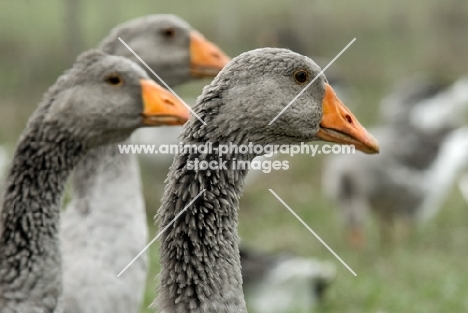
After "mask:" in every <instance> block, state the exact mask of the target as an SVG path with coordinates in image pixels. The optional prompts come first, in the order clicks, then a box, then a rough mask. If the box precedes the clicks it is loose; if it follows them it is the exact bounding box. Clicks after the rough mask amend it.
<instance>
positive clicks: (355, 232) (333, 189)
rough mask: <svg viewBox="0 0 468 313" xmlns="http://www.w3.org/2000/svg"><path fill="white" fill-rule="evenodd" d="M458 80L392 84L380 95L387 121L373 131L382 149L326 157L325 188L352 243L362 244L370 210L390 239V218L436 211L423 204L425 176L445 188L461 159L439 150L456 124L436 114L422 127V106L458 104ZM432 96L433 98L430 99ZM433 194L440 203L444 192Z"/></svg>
mask: <svg viewBox="0 0 468 313" xmlns="http://www.w3.org/2000/svg"><path fill="white" fill-rule="evenodd" d="M458 83H459V82H458ZM458 83H455V84H454V85H452V86H449V87H445V86H438V85H437V84H435V83H434V82H433V81H430V80H427V79H419V80H417V81H416V84H415V83H407V84H404V85H405V87H403V89H402V88H399V89H397V91H396V92H394V93H393V94H392V95H390V96H388V97H387V98H386V99H385V100H384V101H383V111H384V113H385V114H384V116H386V117H387V126H386V127H381V128H379V129H376V130H375V131H374V133H375V135H376V137H377V138H378V139H379V142H380V144H381V146H382V147H383V148H384V149H383V150H382V151H383V152H382V153H381V154H380V155H379V156H378V157H376V158H372V159H371V158H366V157H365V156H363V155H339V156H333V157H331V158H330V159H329V160H328V162H327V164H326V166H325V169H324V174H323V184H324V190H325V192H326V193H327V194H328V195H329V197H330V198H332V199H333V200H334V201H335V202H336V204H337V206H338V207H339V210H340V213H342V214H343V217H344V220H345V223H346V226H347V229H348V231H349V239H350V241H351V244H352V245H353V246H355V247H362V245H363V233H362V227H363V223H364V219H365V216H366V215H367V212H368V211H370V210H374V211H376V213H377V215H378V217H379V221H380V227H381V233H382V240H389V239H391V237H392V235H391V233H392V228H393V223H394V221H395V219H397V218H399V219H402V220H403V221H405V222H406V224H413V223H414V222H415V221H416V220H417V219H418V218H419V217H422V216H425V217H428V216H432V215H433V214H434V213H435V212H436V211H437V209H435V208H434V206H432V207H431V209H429V207H428V206H427V205H422V203H423V202H424V199H425V197H426V196H428V195H429V193H430V192H432V191H431V190H432V189H431V188H430V187H429V186H427V184H426V183H425V180H427V178H428V177H439V176H440V177H443V178H438V179H437V181H434V186H437V187H438V190H439V191H444V192H447V191H448V189H447V188H448V186H450V183H451V181H450V180H451V179H452V180H453V179H454V178H455V176H456V174H457V173H456V171H457V170H459V169H460V167H462V166H463V162H462V160H458V163H452V162H454V161H452V159H451V154H450V152H448V151H450V148H447V147H445V148H444V149H447V150H445V152H444V153H442V151H441V150H440V149H441V147H442V146H444V142H445V141H446V140H448V139H447V138H448V135H449V134H450V133H451V132H452V130H453V129H454V128H455V127H456V126H457V125H455V123H453V120H452V119H448V118H441V119H438V120H434V119H433V120H432V121H433V123H432V127H430V128H429V127H425V126H424V125H425V124H424V123H425V122H424V121H426V120H427V119H429V117H426V115H425V114H423V110H422V108H424V107H428V108H429V107H430V106H429V103H432V106H433V110H434V111H437V109H436V108H438V107H442V106H445V105H447V103H458V104H457V105H460V100H461V98H459V100H457V101H453V97H454V95H455V94H456V93H455V91H456V90H457V89H458V88H454V87H455V86H457V85H458ZM434 99H438V101H437V102H432V101H434ZM462 102H463V101H462ZM436 103H437V104H438V105H436ZM439 110H441V108H439ZM427 116H429V115H427ZM460 144H461V143H460ZM455 145H456V144H455ZM444 164H445V165H444ZM444 167H446V171H445V174H444V173H443V171H444ZM429 181H431V182H433V180H429ZM434 194H437V195H438V196H437V197H438V199H439V200H438V201H434V202H433V203H438V204H440V199H443V197H444V194H443V193H439V192H435V193H434ZM423 208H424V209H423ZM429 212H432V213H429ZM407 226H410V225H407Z"/></svg>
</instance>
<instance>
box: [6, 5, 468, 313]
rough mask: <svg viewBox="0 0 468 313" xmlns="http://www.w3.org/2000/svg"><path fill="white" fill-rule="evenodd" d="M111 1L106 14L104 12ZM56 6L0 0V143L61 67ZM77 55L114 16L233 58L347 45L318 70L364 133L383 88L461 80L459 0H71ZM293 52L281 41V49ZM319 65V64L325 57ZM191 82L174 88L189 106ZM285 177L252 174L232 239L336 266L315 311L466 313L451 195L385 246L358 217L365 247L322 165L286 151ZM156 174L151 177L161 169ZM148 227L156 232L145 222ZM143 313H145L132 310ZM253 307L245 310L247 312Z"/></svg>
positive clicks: (157, 179) (155, 192) (459, 207)
mask: <svg viewBox="0 0 468 313" xmlns="http://www.w3.org/2000/svg"><path fill="white" fill-rule="evenodd" d="M110 7H112V9H110ZM63 10H64V1H61V0H41V1H33V0H28V1H26V0H24V1H13V0H4V1H1V2H0V63H1V64H2V66H1V67H0V140H1V141H0V142H1V143H4V142H8V143H10V144H12V143H14V142H15V141H16V140H17V138H18V135H19V133H20V131H21V129H22V128H23V127H24V124H25V123H26V120H27V117H28V116H29V115H30V113H31V112H32V110H33V109H34V108H35V106H36V104H37V103H38V102H39V100H40V98H41V95H42V94H43V93H44V91H45V90H46V89H47V87H48V86H50V85H51V84H53V82H54V81H55V79H56V78H57V76H58V75H59V74H60V73H62V72H63V71H64V70H65V69H66V68H68V67H69V66H70V57H71V56H70V55H67V53H66V51H67V49H66V48H67V47H66V42H67V41H66V36H67V35H66V33H65V19H64V14H63ZM79 12H80V14H81V20H82V42H83V49H88V48H92V47H94V46H95V45H96V44H97V43H98V42H99V40H100V39H101V38H102V37H103V36H105V35H106V34H107V32H108V31H109V29H110V28H111V27H112V26H113V25H115V24H117V23H120V22H123V21H126V20H128V19H131V18H134V17H137V16H140V15H144V14H149V13H160V12H163V13H164V12H165V13H175V14H178V15H180V16H182V17H183V18H185V19H187V20H188V21H189V22H190V23H191V24H192V25H193V26H194V27H196V28H197V29H199V30H200V31H201V32H203V33H204V34H205V35H206V36H207V37H208V38H209V39H211V40H213V41H215V42H217V43H218V44H219V46H220V47H222V48H223V49H224V50H225V51H226V52H227V53H228V54H230V55H232V56H235V55H237V54H239V53H241V52H243V51H245V50H248V49H253V48H257V47H260V46H264V45H275V44H276V43H277V41H276V39H275V36H274V35H275V30H276V29H277V28H285V27H289V28H290V29H292V30H293V31H292V32H291V33H292V34H294V35H295V36H297V38H298V40H299V41H301V42H302V43H303V45H304V47H305V48H304V49H305V53H307V54H309V55H311V56H315V55H319V56H323V57H328V59H331V58H332V57H333V56H334V55H336V53H338V52H339V51H340V50H341V49H342V48H343V47H344V46H345V45H346V44H347V43H348V42H349V41H350V40H351V39H352V38H354V37H356V38H357V41H356V42H355V43H354V44H353V45H352V46H351V47H350V49H348V50H347V51H346V53H344V54H343V55H342V56H341V57H340V58H339V59H338V60H337V62H336V63H335V64H334V65H333V66H332V67H331V68H330V70H339V72H340V74H341V75H342V76H343V77H344V79H345V80H346V81H347V82H349V84H350V85H351V86H352V87H353V88H354V89H355V93H354V97H352V98H350V99H347V100H346V104H347V105H349V106H350V107H352V108H353V111H354V112H355V115H356V116H357V117H358V118H359V120H360V121H362V122H363V124H365V125H371V124H372V123H375V122H376V121H377V120H378V119H379V117H378V104H379V101H380V99H381V98H382V96H383V95H384V94H385V93H386V92H387V91H389V90H390V89H391V87H392V85H393V84H394V82H396V81H398V80H400V79H402V78H404V77H407V76H410V75H412V74H414V73H419V72H421V71H424V72H428V73H431V74H433V75H435V76H438V77H441V78H444V79H448V80H453V79H455V78H457V77H458V76H460V75H462V74H465V73H466V72H468V62H466V56H467V55H468V36H466V29H468V2H467V1H457V0H449V1H442V0H413V1H403V0H397V1H390V0H382V1H378V2H375V1H370V0H341V1H328V0H314V1H305V0H289V1H283V0H281V1H280V0H276V1H270V0H255V1H250V0H240V1H236V2H234V1H226V0H223V1H221V0H199V1H196V3H190V4H189V3H188V2H187V1H186V0H175V1H154V0H141V1H138V2H129V1H124V0H117V1H111V0H100V1H94V0H83V3H82V6H81V10H80V11H79ZM292 48H293V47H292ZM320 65H321V66H325V65H326V63H324V64H322V63H320ZM204 83H206V81H204V82H198V83H193V84H189V85H187V86H183V87H181V88H178V89H177V90H178V92H180V94H181V95H182V96H183V97H184V98H185V99H194V98H195V97H196V96H197V95H198V94H199V93H200V91H201V88H202V86H203V84H204ZM289 160H290V164H291V167H290V169H289V170H288V171H277V172H273V173H271V174H260V176H259V179H257V180H256V181H255V183H254V184H253V185H250V186H249V187H248V189H247V190H246V191H245V194H244V197H243V198H242V200H241V211H240V226H239V233H240V235H241V237H242V240H243V243H244V244H246V245H247V246H250V247H260V248H261V249H264V250H265V251H270V252H275V251H277V252H280V251H290V252H294V253H296V254H299V255H303V256H313V257H317V258H320V259H323V260H330V261H332V262H335V263H336V267H337V269H338V275H337V278H336V280H335V282H334V283H333V285H332V286H331V288H330V290H329V292H328V294H327V297H326V299H325V302H324V303H323V304H322V305H321V306H320V307H319V308H318V309H317V312H324V313H332V312H333V313H334V312H336V313H338V312H339V313H342V312H350V313H353V312H356V313H361V312H372V313H377V312H385V313H387V312H467V311H468V300H467V299H468V297H466V294H467V293H468V274H467V273H466V272H467V271H466V270H465V269H466V262H467V260H468V258H467V257H468V255H467V254H468V249H466V247H467V246H468V227H467V225H466V224H467V223H466V221H467V220H468V219H467V217H468V216H467V215H468V210H467V205H466V204H465V203H463V202H462V201H461V198H460V196H459V194H458V193H457V192H454V193H453V196H452V197H451V199H449V201H447V202H446V203H445V205H444V208H443V210H442V212H441V213H440V214H439V215H438V216H437V218H436V219H434V220H432V221H430V222H429V223H428V224H427V225H425V227H423V228H422V229H419V230H417V231H415V233H414V234H413V236H412V237H411V238H409V239H408V240H407V241H405V242H402V243H400V244H398V245H396V246H395V247H394V249H392V250H388V249H382V248H381V247H380V246H379V239H378V231H377V227H376V225H375V223H374V219H373V218H372V217H371V216H370V217H369V222H368V224H367V242H368V245H367V247H366V249H365V250H363V251H361V252H356V251H353V250H351V249H350V248H349V247H348V245H347V244H346V241H345V238H344V234H343V228H342V225H341V223H340V219H339V215H338V212H337V211H336V208H334V206H333V204H332V203H330V202H329V201H327V200H326V199H324V198H323V196H322V194H321V190H320V175H321V172H320V171H321V164H322V161H323V158H310V157H305V156H302V157H293V158H290V159H289ZM161 168H162V169H161ZM161 168H154V167H148V166H146V167H144V170H143V176H144V181H145V185H144V188H145V195H146V201H147V207H148V216H149V221H148V223H149V225H152V216H153V215H154V213H155V211H156V210H157V208H158V206H159V199H160V197H161V193H162V188H163V183H162V182H163V180H164V178H165V174H166V172H167V165H161ZM268 188H272V189H273V190H275V192H276V193H278V194H279V195H280V196H281V197H282V198H283V199H284V200H285V201H286V202H287V203H288V204H289V205H290V206H291V208H293V209H294V210H295V211H296V212H297V213H298V214H299V215H300V216H301V217H302V218H303V219H304V220H305V221H306V222H307V223H308V224H309V225H310V226H311V227H312V229H314V230H315V231H316V232H317V233H318V234H319V235H320V236H321V237H322V238H323V239H324V240H325V241H326V242H327V243H328V244H329V245H330V246H331V247H332V248H333V249H334V250H335V251H336V252H337V253H338V254H339V255H340V256H341V257H342V258H343V259H344V260H345V261H346V262H347V263H348V264H349V265H350V266H351V268H353V270H354V271H355V272H356V273H357V274H358V276H357V277H354V276H353V275H352V274H351V273H349V272H348V271H347V270H346V269H345V268H344V267H343V266H342V265H341V264H340V263H339V262H338V261H337V260H335V259H334V258H333V256H332V255H331V254H330V253H329V252H328V251H327V250H326V249H325V248H324V247H323V246H322V245H321V244H320V243H319V242H318V241H317V240H316V239H315V238H314V237H313V236H312V235H311V234H310V233H309V232H308V231H307V230H306V229H305V228H304V227H303V226H302V225H301V224H300V223H299V222H298V221H297V220H296V219H295V218H294V217H293V216H292V215H291V214H290V213H289V212H288V211H287V210H286V209H285V208H284V207H283V206H282V204H281V203H279V202H278V201H277V200H276V199H275V198H274V197H273V196H272V195H271V194H270V193H269V191H268ZM151 233H152V234H155V233H156V229H155V228H154V227H153V228H152V229H151ZM157 248H158V244H157V243H155V244H154V245H153V246H152V247H151V249H150V250H149V253H150V257H151V267H150V273H149V275H148V288H147V292H146V297H145V298H146V303H145V307H146V306H147V305H148V304H149V303H150V302H151V300H152V299H153V297H154V289H155V285H156V283H155V281H154V277H155V276H156V274H157V273H158V272H159V265H158V259H157V257H158V253H157ZM142 312H151V311H150V310H143V311H142ZM253 313H254V312H253Z"/></svg>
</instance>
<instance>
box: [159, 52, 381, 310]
mask: <svg viewBox="0 0 468 313" xmlns="http://www.w3.org/2000/svg"><path fill="white" fill-rule="evenodd" d="M319 72H320V68H319V67H318V66H317V65H316V64H315V63H314V62H313V61H312V60H311V59H309V58H307V57H305V56H302V55H299V54H296V53H294V52H291V51H289V50H286V49H275V48H264V49H258V50H253V51H249V52H246V53H243V54H241V55H240V56H238V57H236V58H234V59H233V60H232V61H231V62H230V63H229V64H228V65H227V66H226V67H225V68H224V69H223V70H222V71H221V72H220V73H219V74H218V76H216V78H215V79H214V80H213V82H212V83H211V84H209V85H207V86H206V87H205V88H204V90H203V93H202V95H201V96H200V97H199V98H198V100H197V103H196V105H195V107H194V111H195V112H196V113H197V114H198V115H199V116H200V117H201V119H203V120H204V122H205V123H206V124H203V123H202V122H200V121H199V120H198V119H196V118H194V117H193V116H192V117H191V119H190V120H189V121H188V122H187V123H186V124H185V126H184V130H183V132H182V134H181V140H182V142H183V143H184V144H203V143H206V142H208V141H210V142H212V143H213V146H214V147H216V146H218V145H220V144H229V143H233V144H237V145H240V144H248V143H253V144H260V145H263V146H265V145H269V144H292V143H300V142H302V141H306V142H307V141H311V140H326V141H333V142H338V143H348V144H350V143H353V144H355V145H356V147H357V148H358V149H361V150H362V151H365V152H368V153H375V152H377V151H378V144H377V142H376V141H375V140H374V139H373V137H372V136H371V135H370V134H368V132H367V131H366V130H365V129H364V128H363V127H362V126H361V125H360V124H359V122H358V121H357V120H356V118H355V117H354V116H353V115H352V113H351V112H350V111H349V110H348V109H347V108H346V107H345V106H344V105H343V104H342V103H341V101H340V100H339V99H338V98H337V97H336V95H335V93H334V91H333V89H332V88H331V87H330V85H328V83H327V81H326V78H325V77H324V76H319V77H318V78H317V80H316V81H315V82H314V84H312V85H311V86H310V87H309V89H307V90H306V91H305V92H304V93H303V94H302V96H301V97H299V98H298V99H297V100H296V102H295V103H294V104H293V105H292V106H291V107H290V108H289V109H287V110H286V111H285V112H284V113H283V114H282V115H281V116H279V118H278V119H277V120H276V121H275V122H274V123H273V124H272V125H271V126H267V125H268V123H269V122H270V121H271V120H272V119H273V118H274V117H275V116H276V115H277V114H278V112H280V111H281V110H282V109H283V108H284V105H285V104H286V103H288V102H289V101H290V100H291V99H293V98H294V97H295V96H296V95H297V94H298V93H299V92H301V90H302V89H303V88H304V87H305V86H306V84H307V83H308V82H310V81H311V80H312V79H313V78H314V77H315V76H316V75H317V74H318V73H319ZM192 152H193V151H184V152H183V153H180V154H178V155H176V157H175V159H174V163H173V164H172V166H171V169H170V171H169V174H168V179H167V185H166V189H165V193H164V196H163V199H162V205H161V207H160V209H159V211H158V215H157V220H158V222H159V229H165V228H166V227H168V228H167V230H166V231H165V232H163V233H162V235H161V237H160V239H161V247H160V250H159V251H160V262H161V272H160V275H159V276H160V285H159V294H158V297H157V299H156V300H155V303H154V305H155V306H156V307H157V309H158V312H164V313H176V312H187V313H190V312H191V313H195V312H200V313H201V312H204V313H215V312H216V313H242V312H246V304H245V301H244V296H243V292H242V276H241V265H240V260H239V250H238V240H239V238H238V234H237V222H238V217H237V211H238V209H239V198H240V196H241V193H242V190H243V186H244V180H245V176H246V175H247V173H248V170H246V169H243V170H237V169H233V165H234V164H236V162H238V161H239V160H243V161H247V162H249V161H252V160H253V159H254V158H255V157H256V155H249V154H236V153H234V154H229V155H225V156H224V157H223V160H224V161H226V167H227V169H217V170H214V169H213V170H211V169H210V170H200V169H197V168H195V169H191V166H190V162H191V161H194V160H195V159H196V158H198V157H202V158H203V160H207V161H214V160H216V161H218V160H219V158H220V157H219V155H218V154H216V153H214V154H212V153H206V154H203V155H201V156H200V155H197V154H195V153H192ZM185 208H186V209H185ZM184 210H186V211H184ZM178 214H181V215H180V217H179V218H177V219H175V217H176V216H177V215H178Z"/></svg>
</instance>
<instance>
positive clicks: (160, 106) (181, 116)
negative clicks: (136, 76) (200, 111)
mask: <svg viewBox="0 0 468 313" xmlns="http://www.w3.org/2000/svg"><path fill="white" fill-rule="evenodd" d="M140 84H141V94H142V97H143V113H142V116H143V125H145V126H161V125H183V124H184V123H185V122H186V121H187V120H188V119H189V117H190V111H189V109H188V108H187V107H186V106H185V104H184V103H182V101H181V100H179V99H177V97H175V96H174V95H173V94H172V93H171V92H169V91H168V90H166V89H164V88H163V87H161V86H159V85H158V84H156V83H155V82H154V81H152V80H147V79H142V80H140Z"/></svg>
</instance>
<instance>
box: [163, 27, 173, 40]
mask: <svg viewBox="0 0 468 313" xmlns="http://www.w3.org/2000/svg"><path fill="white" fill-rule="evenodd" d="M162 34H163V36H164V37H166V38H172V37H174V35H175V29H174V28H172V27H168V28H165V29H163V30H162Z"/></svg>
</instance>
